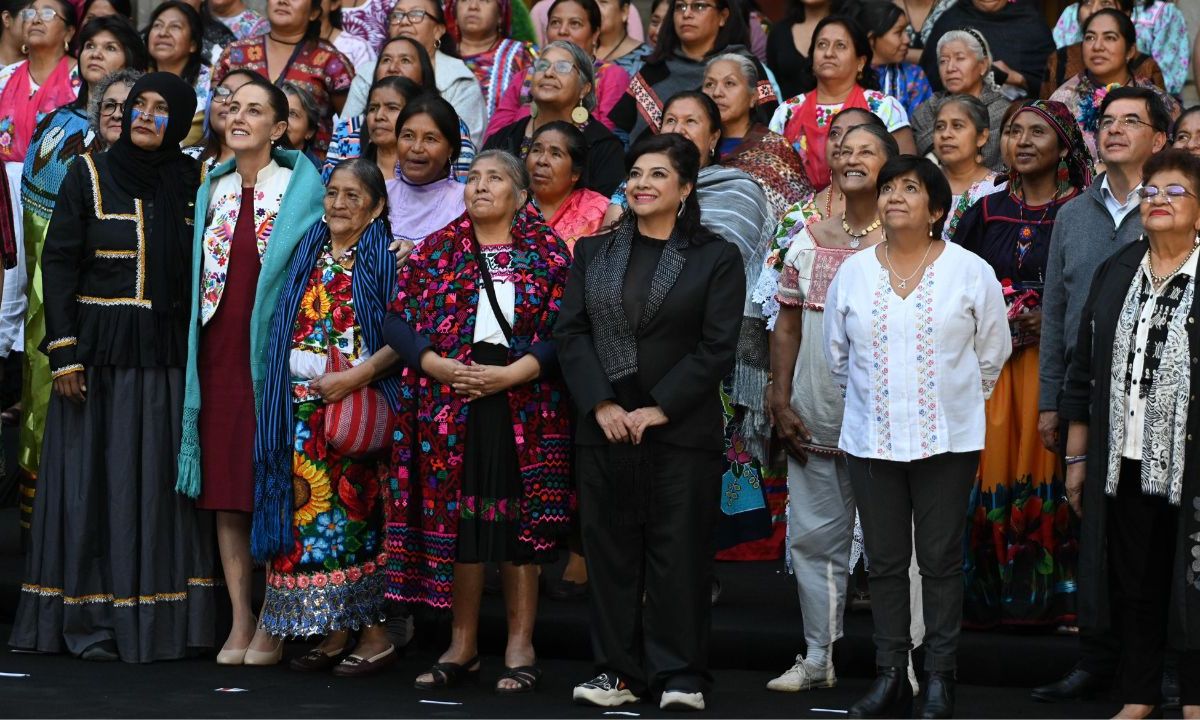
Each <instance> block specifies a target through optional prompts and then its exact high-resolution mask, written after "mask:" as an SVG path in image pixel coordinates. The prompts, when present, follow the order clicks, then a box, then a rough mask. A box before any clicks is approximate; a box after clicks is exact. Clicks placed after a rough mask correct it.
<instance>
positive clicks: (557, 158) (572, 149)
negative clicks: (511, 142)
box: [525, 120, 608, 251]
mask: <svg viewBox="0 0 1200 720" xmlns="http://www.w3.org/2000/svg"><path fill="white" fill-rule="evenodd" d="M586 166H587V138H585V137H584V135H583V133H582V132H581V131H580V130H579V128H577V127H575V126H574V125H572V124H571V123H567V122H562V121H561V120H556V121H554V122H552V123H547V124H545V125H543V126H541V127H540V128H538V129H537V131H535V132H534V133H533V137H532V138H530V143H529V154H528V155H526V156H525V169H526V170H528V171H529V177H530V189H531V190H532V192H533V201H534V204H536V205H537V208H538V210H540V211H541V213H542V217H545V218H546V219H547V220H546V222H547V223H548V224H549V225H550V227H551V228H553V229H554V232H555V233H556V234H557V235H558V237H559V238H561V239H562V241H563V242H564V243H566V244H567V250H570V251H574V249H575V241H576V240H578V239H579V238H581V237H585V236H587V235H593V234H595V232H596V230H597V229H599V227H600V224H601V223H602V222H603V221H604V213H605V211H607V210H608V197H607V196H605V195H601V194H600V193H598V192H595V191H594V190H589V189H587V188H585V187H580V185H579V181H580V179H581V178H582V177H583V171H584V168H585V167H586Z"/></svg>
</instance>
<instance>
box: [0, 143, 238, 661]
mask: <svg viewBox="0 0 1200 720" xmlns="http://www.w3.org/2000/svg"><path fill="white" fill-rule="evenodd" d="M109 168H110V166H109V164H108V158H107V156H106V155H98V156H96V157H94V158H93V157H92V156H90V155H85V156H83V157H82V158H81V159H80V161H79V162H76V163H75V164H73V165H72V166H71V168H70V170H69V171H68V173H67V177H66V179H65V180H64V181H63V184H62V189H61V192H60V196H59V198H58V203H57V204H56V206H55V208H54V215H53V216H52V218H51V220H50V226H49V229H48V231H47V234H46V244H45V250H44V251H43V254H42V268H43V273H44V275H43V277H44V280H43V286H44V294H45V308H46V340H45V342H44V344H43V350H44V351H46V352H48V354H49V355H50V369H51V372H52V373H53V374H54V375H55V376H56V377H57V376H60V375H63V374H66V373H70V372H74V371H79V370H81V369H82V370H83V371H84V372H85V383H86V388H87V390H86V393H87V395H86V399H85V401H84V402H83V403H82V404H76V403H75V402H73V401H71V400H67V399H65V398H63V397H61V396H59V395H57V394H53V395H51V398H50V407H49V412H48V415H47V419H46V432H45V437H44V441H43V450H42V465H41V475H40V476H39V478H38V495H37V500H36V502H35V505H34V513H33V525H32V530H31V547H30V550H29V553H28V555H27V556H26V570H25V583H24V585H23V586H22V593H21V599H20V604H19V606H18V608H17V614H16V618H15V620H14V623H13V634H12V639H11V640H10V644H11V645H13V646H14V647H17V648H21V649H25V650H39V651H43V652H64V651H66V652H70V653H73V654H79V653H82V652H83V651H84V650H86V649H87V648H88V647H89V646H91V645H93V644H96V643H99V642H111V643H113V644H115V646H116V649H117V651H118V653H119V654H120V656H121V659H122V660H125V661H126V662H150V661H153V660H168V659H176V658H180V657H183V656H184V655H185V654H186V652H187V650H188V648H190V647H211V646H212V645H213V630H214V627H213V622H214V618H213V611H214V586H215V584H216V583H215V581H214V572H213V571H214V563H213V552H212V550H213V535H212V526H211V517H210V516H209V515H208V514H207V513H203V512H200V511H197V510H196V508H195V506H194V503H193V502H192V501H191V500H189V499H188V498H185V497H184V496H182V495H179V494H177V493H176V492H175V478H176V456H177V454H178V451H179V440H180V427H181V416H182V411H183V390H184V358H185V351H186V345H187V334H186V330H185V328H184V326H185V325H186V322H187V318H186V316H182V317H181V316H177V315H171V314H163V313H155V312H154V311H153V308H152V307H151V302H150V300H149V299H148V298H147V295H146V292H145V291H146V287H145V283H146V271H145V269H146V265H147V263H146V256H147V252H148V250H149V248H148V247H147V246H148V244H149V242H150V238H151V236H150V233H149V230H148V222H147V221H148V219H149V218H150V216H151V214H152V213H153V211H154V208H152V207H151V206H150V203H149V202H143V201H135V200H134V198H133V197H131V196H130V195H129V194H128V193H127V192H125V191H124V190H123V189H122V187H121V186H120V185H119V184H117V183H116V182H115V181H114V180H113V179H112V176H111V174H110V170H109Z"/></svg>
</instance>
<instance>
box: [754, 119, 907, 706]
mask: <svg viewBox="0 0 1200 720" xmlns="http://www.w3.org/2000/svg"><path fill="white" fill-rule="evenodd" d="M898 154H899V153H898V148H897V147H896V140H895V138H893V137H892V136H891V135H889V134H888V132H887V130H886V129H885V128H881V127H879V126H878V125H860V126H857V127H854V128H851V129H850V130H849V131H848V132H847V133H846V135H845V137H844V138H843V139H842V141H841V160H840V163H839V175H840V178H841V186H842V188H843V191H844V192H845V195H846V210H845V212H844V213H843V214H842V216H841V217H840V218H837V217H833V218H827V219H824V220H820V221H818V222H816V223H813V224H812V225H808V226H805V227H801V228H800V229H799V230H798V231H797V232H796V235H795V237H794V238H793V240H792V242H791V244H790V245H789V246H788V250H787V255H786V256H785V257H784V260H783V264H784V270H783V277H782V278H781V279H780V281H779V292H778V301H779V317H778V318H777V319H776V320H775V327H774V329H773V330H772V332H771V374H772V378H773V381H772V382H771V384H770V385H768V387H767V393H768V400H767V403H768V408H769V411H770V415H771V424H772V426H773V427H774V428H775V432H776V434H777V436H778V437H779V439H780V440H781V441H782V442H783V445H784V448H785V449H786V451H787V454H788V460H787V464H788V467H787V483H788V499H789V502H788V535H787V536H788V541H789V543H788V552H789V554H790V557H791V568H792V571H793V572H794V573H795V577H796V587H797V590H798V592H799V594H800V609H801V613H802V614H803V617H804V645H805V648H806V650H805V655H797V656H796V663H795V664H794V665H793V666H792V667H791V668H790V669H788V670H787V671H786V672H784V673H783V674H782V675H780V676H779V677H777V678H775V679H774V680H771V681H770V682H768V683H767V689H768V690H775V691H779V692H799V691H802V690H811V689H814V688H821V687H833V686H835V685H836V684H837V675H836V673H835V672H834V668H833V653H832V645H833V642H834V641H835V640H837V639H839V638H840V637H841V636H842V616H843V615H844V614H845V609H846V587H847V584H848V583H849V575H850V563H849V560H850V544H851V539H852V537H853V534H854V491H853V489H852V488H851V487H850V474H849V469H848V467H847V465H846V455H845V453H843V452H842V451H841V450H839V449H838V447H837V438H838V435H839V434H840V433H841V429H842V412H843V410H844V407H845V403H846V400H845V398H843V397H842V393H841V391H840V389H839V388H838V387H837V386H836V385H834V384H833V383H831V382H830V381H829V367H828V365H826V361H825V332H824V328H823V325H822V322H823V320H822V318H823V315H824V312H825V293H826V292H827V291H828V290H829V284H830V282H832V280H833V277H834V275H836V274H837V271H838V268H840V267H841V265H842V263H843V262H845V261H846V260H847V259H848V258H849V257H851V256H852V255H854V254H855V253H857V252H859V251H865V250H868V249H871V248H874V247H875V245H876V244H878V243H879V242H881V241H882V240H883V239H884V238H883V230H882V229H881V226H882V223H881V220H880V218H879V202H878V199H879V197H878V196H879V191H878V189H877V187H876V182H875V181H876V180H877V178H878V176H879V170H880V169H881V168H882V167H883V165H884V163H886V162H887V161H888V160H890V159H892V158H893V157H896V156H897V155H898Z"/></svg>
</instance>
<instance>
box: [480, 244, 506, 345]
mask: <svg viewBox="0 0 1200 720" xmlns="http://www.w3.org/2000/svg"><path fill="white" fill-rule="evenodd" d="M471 251H472V252H473V253H474V254H475V264H476V265H478V266H479V274H480V275H482V276H483V287H484V290H486V291H487V296H488V303H489V304H490V305H491V306H492V313H493V314H495V316H496V322H498V323H500V330H501V332H503V333H504V339H505V340H507V341H508V342H510V343H511V342H512V335H513V330H512V325H510V324H509V322H508V318H506V317H504V312H503V311H501V309H500V301H499V300H497V299H496V288H494V287H492V271H491V270H489V269H488V264H487V258H486V257H484V256H483V249H482V248H480V247H479V238H477V237H475V233H474V232H473V231H472V232H471Z"/></svg>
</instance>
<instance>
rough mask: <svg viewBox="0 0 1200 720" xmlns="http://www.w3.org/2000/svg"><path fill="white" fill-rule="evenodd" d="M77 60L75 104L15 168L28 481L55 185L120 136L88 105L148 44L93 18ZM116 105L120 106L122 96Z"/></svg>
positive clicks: (39, 415) (42, 390)
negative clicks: (25, 288) (104, 131)
mask: <svg viewBox="0 0 1200 720" xmlns="http://www.w3.org/2000/svg"><path fill="white" fill-rule="evenodd" d="M79 57H80V77H81V78H82V80H83V82H84V83H85V85H83V86H81V88H80V93H79V98H78V99H77V100H76V101H75V102H73V103H71V104H69V105H64V106H63V107H61V108H59V109H58V110H55V111H54V112H52V113H50V114H49V115H47V116H46V117H44V118H43V119H42V121H41V122H40V123H38V127H37V130H36V131H35V132H34V134H33V138H32V140H31V142H30V144H29V150H28V152H26V153H25V163H24V166H23V167H22V170H21V196H20V198H21V207H22V213H23V215H24V227H23V235H24V240H23V243H22V247H21V248H20V250H19V252H17V254H16V255H15V256H14V257H13V258H12V259H13V261H14V262H21V263H23V264H24V266H25V267H24V270H25V272H26V274H27V275H26V277H28V279H29V304H28V307H27V309H26V311H25V319H24V325H25V335H24V346H23V347H24V350H25V365H24V368H23V374H22V379H21V385H22V390H21V413H22V415H21V421H20V422H21V430H20V437H21V439H20V444H19V450H18V455H17V462H18V463H19V465H20V467H21V471H22V472H23V473H25V475H26V477H27V478H28V482H30V483H32V482H33V480H34V479H35V478H36V477H37V473H38V463H39V460H40V457H41V450H42V430H43V428H44V426H45V423H46V408H47V405H48V403H49V402H50V385H51V384H52V383H51V378H50V366H49V365H48V363H47V360H46V357H45V356H44V355H43V354H42V353H40V352H38V351H37V348H38V346H39V345H41V343H42V339H43V338H45V336H46V316H45V311H44V309H43V305H42V298H43V297H44V295H43V292H42V267H41V257H42V247H43V245H44V243H45V240H46V230H47V228H48V227H49V226H50V217H51V216H52V215H53V213H54V204H55V202H57V200H58V191H59V187H60V186H61V185H62V181H63V179H64V178H65V177H66V174H67V171H68V170H69V169H70V167H71V163H73V162H74V161H75V160H76V158H78V157H79V156H80V155H82V154H83V153H85V152H88V151H89V150H91V149H92V147H93V145H94V144H96V143H97V142H99V144H100V145H101V147H107V146H108V145H110V144H111V143H113V142H115V141H116V137H119V136H120V121H121V118H122V117H123V114H124V113H123V112H117V111H116V108H115V107H113V108H112V112H110V113H109V114H108V115H103V114H101V113H98V114H97V117H96V118H95V120H96V121H99V120H106V121H108V122H109V123H110V125H109V126H110V127H113V126H114V125H115V130H116V133H117V134H116V137H110V138H107V139H105V138H103V137H101V136H100V135H98V131H99V130H100V122H94V121H93V118H91V117H90V115H91V107H90V106H91V105H95V106H96V108H98V109H103V108H102V107H101V105H102V95H103V92H104V90H106V89H108V87H110V86H111V83H112V81H109V78H110V77H111V76H112V74H113V73H118V72H121V71H122V70H123V69H129V70H130V71H133V72H137V73H139V74H140V73H141V72H144V71H145V70H146V64H147V62H148V60H147V56H146V46H145V45H144V44H142V39H141V38H140V37H138V35H137V31H136V30H134V28H133V26H132V25H130V24H129V21H128V20H125V19H124V18H121V17H117V16H111V17H102V18H96V19H95V20H93V21H91V22H88V23H87V24H86V25H84V27H83V31H82V32H81V33H80V53H79ZM137 77H138V76H135V75H130V74H123V78H122V79H123V80H124V81H125V82H127V83H128V84H125V83H124V82H123V83H122V86H123V87H125V89H126V92H128V88H129V86H131V85H133V82H134V81H135V80H137ZM102 85H103V86H104V88H103V89H101V86H102ZM114 102H115V101H114ZM120 102H124V97H122V98H121V100H120ZM113 116H115V122H113ZM14 249H15V248H14ZM31 486H32V485H31Z"/></svg>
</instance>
